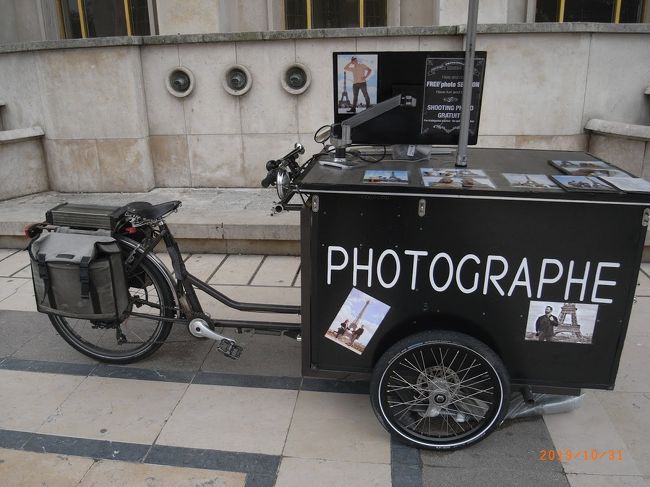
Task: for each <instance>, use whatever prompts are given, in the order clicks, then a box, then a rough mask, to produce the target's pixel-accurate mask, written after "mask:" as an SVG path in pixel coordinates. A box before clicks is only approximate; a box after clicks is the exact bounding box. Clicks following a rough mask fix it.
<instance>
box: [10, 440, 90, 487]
mask: <svg viewBox="0 0 650 487" xmlns="http://www.w3.org/2000/svg"><path fill="white" fill-rule="evenodd" d="M94 464H95V461H94V460H93V459H92V458H83V457H76V456H67V455H54V454H43V453H32V452H25V451H19V450H8V449H4V448H2V449H0V479H2V483H3V484H4V485H15V486H18V485H21V486H30V485H47V486H48V487H69V486H70V485H78V484H79V482H81V480H82V479H83V478H84V476H85V475H86V473H88V470H90V468H91V467H92V466H93V465H94Z"/></svg>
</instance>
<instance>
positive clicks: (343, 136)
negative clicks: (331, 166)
mask: <svg viewBox="0 0 650 487" xmlns="http://www.w3.org/2000/svg"><path fill="white" fill-rule="evenodd" d="M415 106H416V99H415V98H414V97H412V96H409V95H395V96H394V97H392V98H389V99H388V100H385V101H382V102H381V103H378V104H376V105H375V106H373V107H371V108H368V109H367V110H364V111H363V112H361V113H358V114H357V115H353V116H352V117H350V118H348V119H346V120H344V121H343V122H341V123H340V124H336V125H332V133H331V141H332V145H333V146H334V148H335V152H334V162H344V161H345V149H346V147H349V146H350V145H351V144H352V129H353V128H354V127H358V126H359V125H362V124H364V123H366V122H368V121H370V120H372V119H374V118H377V117H379V116H381V115H383V114H384V113H386V112H389V111H390V110H393V109H395V108H397V107H411V108H412V107H415Z"/></svg>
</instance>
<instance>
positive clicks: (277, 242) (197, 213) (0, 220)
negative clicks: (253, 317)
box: [0, 188, 300, 255]
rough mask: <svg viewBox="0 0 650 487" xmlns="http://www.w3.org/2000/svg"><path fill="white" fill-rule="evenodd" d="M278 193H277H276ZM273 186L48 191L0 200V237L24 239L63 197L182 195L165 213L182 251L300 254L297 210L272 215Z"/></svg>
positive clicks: (118, 199) (96, 200) (106, 200)
mask: <svg viewBox="0 0 650 487" xmlns="http://www.w3.org/2000/svg"><path fill="white" fill-rule="evenodd" d="M274 196H275V198H274ZM274 199H277V195H276V194H275V191H273V190H264V189H259V190H258V189H219V188H215V189H188V188H157V189H154V190H152V191H149V192H148V193H58V192H54V191H49V192H45V193H39V194H34V195H29V196H24V197H20V198H14V199H11V200H5V201H0V241H4V242H5V245H7V244H9V243H12V242H20V241H22V240H21V238H20V236H21V235H22V234H23V228H24V227H25V225H27V224H29V223H35V222H39V221H43V220H44V219H45V212H46V211H47V210H48V209H50V208H52V207H54V206H56V205H58V204H60V203H63V202H66V201H68V202H70V203H78V204H98V205H115V206H118V205H124V204H126V203H128V202H130V201H149V202H151V203H153V204H156V203H160V202H162V201H168V200H180V201H182V202H183V205H182V206H181V208H180V209H179V211H178V212H177V213H173V214H172V215H170V216H169V217H168V218H167V222H168V223H169V227H170V228H171V230H172V232H173V233H174V236H175V237H176V238H177V239H178V240H179V241H180V245H181V247H183V249H184V250H190V249H191V250H192V251H210V252H224V251H226V250H227V251H228V252H254V253H259V252H268V253H273V254H292V255H295V254H297V253H299V241H300V215H299V214H298V212H289V213H281V214H279V215H274V216H271V215H270V209H271V205H272V203H273V201H274Z"/></svg>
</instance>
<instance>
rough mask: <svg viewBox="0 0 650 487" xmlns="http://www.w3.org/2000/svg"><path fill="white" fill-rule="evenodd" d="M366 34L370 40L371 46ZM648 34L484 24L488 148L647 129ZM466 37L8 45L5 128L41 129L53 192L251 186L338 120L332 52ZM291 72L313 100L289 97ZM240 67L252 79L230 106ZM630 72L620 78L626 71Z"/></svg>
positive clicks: (287, 35) (644, 30)
mask: <svg viewBox="0 0 650 487" xmlns="http://www.w3.org/2000/svg"><path fill="white" fill-rule="evenodd" d="M362 34H363V35H362ZM649 41H650V27H649V26H641V25H636V26H611V25H603V24H544V25H542V24H525V25H521V26H513V25H481V26H479V35H478V39H477V48H478V49H481V50H486V51H487V52H488V64H487V70H486V78H485V87H484V95H483V107H482V111H481V123H480V132H479V145H482V146H486V147H517V148H553V149H570V150H586V149H587V148H588V137H587V135H586V134H585V133H584V124H585V123H586V121H587V120H589V119H591V118H604V119H608V120H622V121H626V122H629V123H636V124H647V123H648V122H649V121H650V106H649V105H648V100H647V98H648V97H647V96H645V95H643V90H644V87H645V86H647V83H648V79H650V71H649V70H650V50H648V49H647V46H648V43H649ZM462 45H463V35H462V32H461V30H460V29H459V28H457V27H440V28H431V27H429V28H376V29H364V30H359V29H341V30H328V31H322V30H321V31H318V30H316V31H293V32H291V31H285V32H270V33H259V32H258V33H247V34H241V33H240V34H209V35H191V36H154V37H146V38H138V37H131V38H111V39H89V40H78V41H57V42H49V43H47V42H46V43H31V44H23V45H9V46H0V99H4V100H6V101H7V110H6V112H5V114H4V120H5V126H6V127H7V128H15V127H30V126H34V125H39V126H41V127H43V128H44V131H45V137H46V139H45V142H44V147H45V159H46V162H47V168H48V173H49V178H50V187H51V189H54V190H59V191H146V190H148V189H150V188H152V187H153V186H154V185H155V186H170V187H215V186H221V187H255V186H257V185H258V184H259V179H260V177H261V176H262V175H263V164H264V162H265V161H266V160H268V159H270V158H275V157H278V156H279V155H281V154H283V153H285V152H287V151H288V149H289V148H290V147H292V145H293V143H294V142H296V141H300V142H302V143H303V144H305V145H306V146H307V147H308V150H309V151H312V152H313V151H314V150H316V149H317V147H316V144H315V143H314V142H313V140H312V135H313V133H314V131H315V130H316V129H317V128H318V127H320V126H321V125H324V124H327V123H330V122H331V119H332V72H331V53H332V52H334V51H355V50H357V51H381V50H431V51H436V50H461V49H462ZM294 62H300V63H303V64H305V65H306V66H308V67H309V69H310V70H311V74H312V83H311V86H310V87H309V89H308V90H307V92H306V93H304V94H302V95H297V96H296V95H290V94H288V93H287V92H285V91H284V90H283V88H282V86H281V82H280V79H281V76H282V74H283V72H284V70H285V69H286V68H287V67H288V66H289V65H291V64H292V63H294ZM234 63H239V64H242V65H244V66H246V67H247V68H248V69H249V70H250V72H251V74H252V77H253V86H252V88H251V90H250V91H249V92H248V93H247V94H246V95H243V96H240V97H235V96H232V95H229V94H228V93H226V91H225V90H224V89H223V87H222V78H223V76H224V74H225V71H226V68H227V67H228V66H230V65H232V64H234ZM177 66H184V67H186V68H187V69H189V70H191V71H192V72H193V74H194V78H195V88H194V90H193V92H192V93H191V94H190V95H189V96H188V97H186V98H177V97H175V96H172V95H171V94H170V93H169V92H168V91H167V89H166V87H165V78H166V76H167V74H168V72H169V70H170V69H172V68H174V67H177ZM623 72H624V73H625V76H621V73H623Z"/></svg>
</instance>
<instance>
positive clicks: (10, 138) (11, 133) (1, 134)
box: [0, 127, 45, 144]
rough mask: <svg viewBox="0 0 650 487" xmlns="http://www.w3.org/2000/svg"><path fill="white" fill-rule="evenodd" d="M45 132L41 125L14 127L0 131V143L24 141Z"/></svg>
mask: <svg viewBox="0 0 650 487" xmlns="http://www.w3.org/2000/svg"><path fill="white" fill-rule="evenodd" d="M44 135H45V132H43V129H42V128H41V127H29V128H26V129H14V130H3V131H0V144H11V143H14V142H25V141H27V140H32V139H36V138H38V137H43V136H44Z"/></svg>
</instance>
